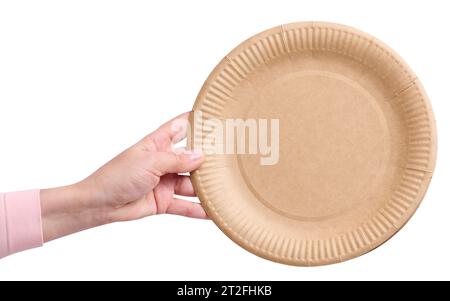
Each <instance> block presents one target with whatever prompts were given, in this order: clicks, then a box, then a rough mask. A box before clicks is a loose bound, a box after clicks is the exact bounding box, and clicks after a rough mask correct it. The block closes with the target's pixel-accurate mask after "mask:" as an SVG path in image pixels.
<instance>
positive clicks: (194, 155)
mask: <svg viewBox="0 0 450 301" xmlns="http://www.w3.org/2000/svg"><path fill="white" fill-rule="evenodd" d="M187 153H188V154H189V158H190V159H191V160H192V161H197V160H198V159H200V158H201V157H202V155H203V153H202V151H201V150H199V149H194V150H189V151H187Z"/></svg>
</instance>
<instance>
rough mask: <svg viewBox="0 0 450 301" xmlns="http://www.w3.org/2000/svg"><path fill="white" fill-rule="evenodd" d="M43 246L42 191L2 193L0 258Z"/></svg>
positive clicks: (0, 197)
mask: <svg viewBox="0 0 450 301" xmlns="http://www.w3.org/2000/svg"><path fill="white" fill-rule="evenodd" d="M42 244H43V238H42V223H41V201H40V191H39V190H29V191H20V192H9V193H0V258H2V257H4V256H7V255H9V254H12V253H16V252H20V251H23V250H26V249H31V248H35V247H40V246H42Z"/></svg>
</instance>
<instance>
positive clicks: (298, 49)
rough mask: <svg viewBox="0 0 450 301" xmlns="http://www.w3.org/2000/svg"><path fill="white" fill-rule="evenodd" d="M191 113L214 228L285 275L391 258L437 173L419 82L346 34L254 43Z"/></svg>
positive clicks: (231, 57) (312, 29)
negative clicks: (386, 254) (390, 247)
mask: <svg viewBox="0 0 450 301" xmlns="http://www.w3.org/2000/svg"><path fill="white" fill-rule="evenodd" d="M193 111H194V114H191V126H192V133H193V135H191V137H190V147H197V148H202V149H203V151H204V152H205V153H206V160H205V162H204V164H203V165H202V166H201V167H200V168H199V169H198V170H197V171H195V172H194V173H193V174H192V179H193V182H194V186H195V189H196V192H197V194H198V196H199V198H200V200H201V202H202V204H203V206H204V208H205V210H206V211H207V213H208V215H209V217H210V218H211V219H212V220H213V221H214V222H215V223H216V224H217V226H219V228H220V229H221V230H222V231H223V232H224V233H225V234H226V235H227V236H229V237H230V238H231V239H232V240H233V241H235V242H236V243H238V244H239V245H240V246H242V247H243V248H245V249H247V250H248V251H250V252H253V253H254V254H256V255H259V256H261V257H264V258H267V259H270V260H273V261H277V262H281V263H286V264H292V265H301V266H310V265H322V264H330V263H336V262H340V261H344V260H347V259H350V258H354V257H356V256H359V255H361V254H364V253H366V252H368V251H370V250H372V249H374V248H376V247H377V246H379V245H381V244H382V243H383V242H385V241H386V240H387V239H389V238H390V237H391V236H392V235H393V234H395V233H396V232H397V231H398V230H399V229H400V228H401V227H402V226H403V225H404V224H405V223H406V222H407V221H408V219H409V218H410V217H411V216H412V214H413V213H414V211H415V210H416V209H417V207H418V206H419V204H420V202H421V200H422V198H423V196H424V194H425V192H426V189H427V187H428V184H429V182H430V179H431V175H432V172H433V169H434V163H435V153H436V133H435V125H434V117H433V113H432V110H431V107H430V103H429V101H428V99H427V96H426V94H425V92H424V90H423V88H422V86H421V84H420V82H419V80H418V79H417V78H416V76H415V75H414V73H413V72H412V71H411V69H410V68H409V67H408V66H407V65H406V63H405V62H404V61H403V60H402V59H401V58H400V57H399V56H398V55H397V54H395V53H394V51H393V50H391V49H390V48H389V47H388V46H386V45H385V44H383V43H382V42H380V41H379V40H377V39H375V38H373V37H372V36H369V35H368V34H366V33H363V32H361V31H358V30H356V29H353V28H349V27H346V26H343V25H337V24H331V23H321V22H317V23H316V22H309V23H293V24H287V25H282V26H279V27H276V28H272V29H269V30H267V31H264V32H262V33H260V34H257V35H256V36H254V37H252V38H250V39H248V40H246V41H245V42H243V43H242V44H240V45H239V46H237V47H236V48H235V49H234V50H233V51H231V52H230V53H229V54H228V55H227V56H226V57H225V58H224V59H223V60H222V61H221V62H220V63H219V64H218V66H217V67H216V68H215V69H214V70H213V72H212V73H211V75H210V76H209V77H208V79H207V80H206V82H205V84H204V86H203V88H202V89H201V91H200V93H199V95H198V98H197V100H196V102H195V105H194V108H193ZM238 125H240V126H241V127H240V128H239V126H238ZM219 128H220V130H218V129H219ZM240 129H243V130H240ZM219 132H222V133H223V135H222V134H221V135H219V134H218V133H219ZM230 133H231V134H230ZM230 135H231V136H230ZM225 136H226V138H224V137H225ZM229 136H230V137H231V138H230V137H229ZM211 137H214V138H211ZM240 142H241V144H239V143H240ZM230 145H231V147H230Z"/></svg>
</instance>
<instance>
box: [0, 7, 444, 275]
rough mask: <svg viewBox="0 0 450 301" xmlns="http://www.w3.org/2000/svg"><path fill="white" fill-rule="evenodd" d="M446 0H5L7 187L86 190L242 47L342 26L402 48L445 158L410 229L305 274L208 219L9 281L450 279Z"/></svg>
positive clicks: (158, 221)
mask: <svg viewBox="0 0 450 301" xmlns="http://www.w3.org/2000/svg"><path fill="white" fill-rule="evenodd" d="M446 4H447V1H420V2H419V1H418V2H413V1H407V2H405V1H380V0H378V1H371V2H369V1H319V0H314V1H311V0H310V1H298V0H296V1H280V0H277V1H271V2H264V1H255V2H251V1H242V0H240V1H230V0H227V1H223V2H221V3H219V2H218V1H202V2H200V1H110V0H109V1H1V2H0V141H1V142H0V143H1V144H0V191H14V190H22V189H30V188H46V187H53V186H58V185H64V184H69V183H72V182H75V181H78V180H80V179H82V178H84V177H85V176H87V175H88V174H89V173H91V172H92V171H94V170H95V169H96V168H98V167H99V166H100V165H102V164H103V163H104V162H105V161H107V160H109V159H110V158H111V157H113V156H114V155H116V154H117V153H119V152H120V151H121V150H123V149H124V148H126V147H128V146H129V145H131V144H132V143H134V142H135V141H137V140H138V139H140V138H141V137H142V136H144V135H145V134H147V133H148V132H150V131H152V130H154V129H155V128H156V127H157V126H159V125H160V124H161V123H163V122H165V121H166V120H167V119H169V118H171V117H173V116H175V115H177V114H178V113H181V112H184V111H188V110H190V109H191V107H192V104H193V102H194V100H195V97H196V95H197V93H198V91H199V89H200V87H201V85H202V84H203V81H204V80H205V79H206V77H207V76H208V74H209V72H210V71H211V70H212V69H213V67H214V66H215V65H216V64H217V63H218V62H219V60H220V59H222V57H223V56H224V55H225V54H226V53H227V52H228V51H230V50H231V49H232V48H233V47H234V46H236V45H237V44H238V43H240V42H241V41H243V40H245V39H246V38H248V37H250V36H251V35H253V34H255V33H258V32H260V31H262V30H264V29H267V28H270V27H273V26H276V25H279V24H283V23H288V22H294V21H311V20H315V21H331V22H338V23H344V24H347V25H351V26H353V27H356V28H359V29H361V30H363V31H366V32H368V33H371V34H372V35H374V36H376V37H378V38H380V39H381V40H383V41H384V42H386V43H387V44H388V45H390V46H391V47H392V48H394V49H395V50H396V51H397V52H398V53H399V54H400V55H401V56H402V57H403V58H404V59H405V60H406V61H407V62H408V63H409V64H410V66H411V67H412V69H413V70H414V71H415V72H416V74H417V75H418V76H419V78H420V79H421V81H422V83H423V84H424V86H425V88H426V91H427V92H428V94H429V97H430V99H431V101H432V105H433V108H434V111H435V115H436V119H437V126H438V135H439V137H438V138H439V140H438V142H439V143H438V144H439V148H438V162H437V167H436V171H435V174H434V178H433V181H432V183H431V186H430V189H429V191H428V193H427V195H426V197H425V200H424V202H423V203H422V205H421V207H420V208H419V210H418V211H417V213H416V214H415V215H414V217H413V218H412V219H411V220H410V222H409V223H408V224H407V225H406V226H405V227H404V228H403V229H402V230H401V231H400V232H399V233H398V234H397V235H395V236H394V238H393V239H391V240H389V241H388V242H387V243H385V244H384V245H382V246H381V247H380V248H378V249H376V250H374V251H373V252H370V253H369V254H366V255H364V256H362V257H359V258H357V259H353V260H350V261H347V262H344V263H341V264H337V265H332V266H324V267H316V268H299V267H290V266H284V265H280V264H276V263H273V262H270V261H266V260H264V259H260V258H258V257H256V256H254V255H252V254H250V253H247V252H246V251H245V250H243V249H241V248H240V247H238V246H237V245H235V244H234V243H233V242H232V241H230V240H229V239H228V238H227V237H226V236H225V235H224V234H222V232H221V231H220V230H219V229H218V228H217V227H216V226H215V225H214V224H213V223H212V222H210V221H203V220H190V219H186V218H182V217H176V216H156V217H150V218H146V219H143V220H139V221H135V222H128V223H118V224H112V225H108V226H104V227H100V228H96V229H92V230H88V231H85V232H82V233H79V234H75V235H71V236H68V237H65V238H62V239H58V240H56V241H53V242H51V243H48V244H45V245H44V247H42V248H38V249H34V250H30V251H26V252H22V253H19V254H16V255H13V256H10V257H7V258H4V259H2V260H0V279H2V280H8V279H11V280H13V279H43V280H44V279H47V280H51V279H58V280H59V279H60V280H63V279H66V280H69V279H73V280H75V279H80V280H82V279H86V280H96V279H98V280H101V279H104V280H107V279H130V280H131V279H141V280H152V279H153V280H171V279H172V280H215V279H224V280H225V279H226V280H270V279H273V280H282V279H286V280H345V279H353V280H362V279H377V280H389V279H392V280H400V279H402V280H407V279H447V280H449V278H450V277H449V269H450V259H449V254H450V236H449V234H448V232H449V229H450V216H449V214H450V212H449V209H450V199H449V194H448V191H449V186H450V185H449V178H450V156H449V154H450V149H449V147H450V145H449V139H450V138H449V137H450V118H449V115H450V104H449V103H450V97H449V96H450V95H449V86H450V85H449V76H448V74H449V73H448V71H449V70H450V59H449V54H450V44H449V39H448V34H449V33H448V30H449V28H450V18H448V11H449V9H448V7H446Z"/></svg>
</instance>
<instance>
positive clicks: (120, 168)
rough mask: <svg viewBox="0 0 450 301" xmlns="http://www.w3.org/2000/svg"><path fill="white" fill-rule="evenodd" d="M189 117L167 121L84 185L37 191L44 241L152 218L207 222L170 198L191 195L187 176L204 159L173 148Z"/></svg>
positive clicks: (189, 205) (194, 206)
mask: <svg viewBox="0 0 450 301" xmlns="http://www.w3.org/2000/svg"><path fill="white" fill-rule="evenodd" d="M188 116H189V113H185V114H182V115H180V116H178V117H176V118H175V119H173V120H171V121H169V122H167V123H166V124H164V125H163V126H161V127H160V128H159V129H157V130H156V131H155V132H153V133H151V134H150V135H148V136H146V137H144V138H143V139H142V140H141V141H139V142H138V143H136V144H135V145H133V146H131V147H130V148H128V149H127V150H125V151H124V152H122V153H121V154H119V155H118V156H117V157H115V158H114V159H112V160H111V161H109V162H108V163H106V164H105V165H104V166H102V167H101V168H100V169H98V170H97V171H96V172H94V173H93V174H92V175H90V176H89V177H88V178H86V179H85V180H83V181H81V182H79V183H76V184H73V185H69V186H64V187H59V188H52V189H45V190H41V208H42V227H43V233H44V241H49V240H52V239H55V238H58V237H61V236H64V235H67V234H70V233H74V232H77V231H81V230H84V229H87V228H91V227H95V226H99V225H102V224H106V223H111V222H116V221H128V220H134V219H139V218H142V217H145V216H149V215H154V214H162V213H169V214H178V215H183V216H188V217H195V218H207V216H206V214H205V211H204V210H203V208H202V207H201V205H200V204H198V203H193V202H189V201H186V200H182V199H179V198H177V197H175V196H174V195H182V196H195V192H194V189H193V187H192V183H191V181H190V178H189V176H186V175H179V174H178V173H186V172H190V171H193V170H195V169H197V168H198V167H199V166H200V165H201V163H202V161H203V155H202V153H201V152H199V151H195V150H194V151H187V150H185V149H175V150H174V149H173V148H172V147H173V144H175V143H177V142H178V141H180V140H182V139H183V138H184V137H185V136H186V131H187V127H188V121H187V118H188Z"/></svg>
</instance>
